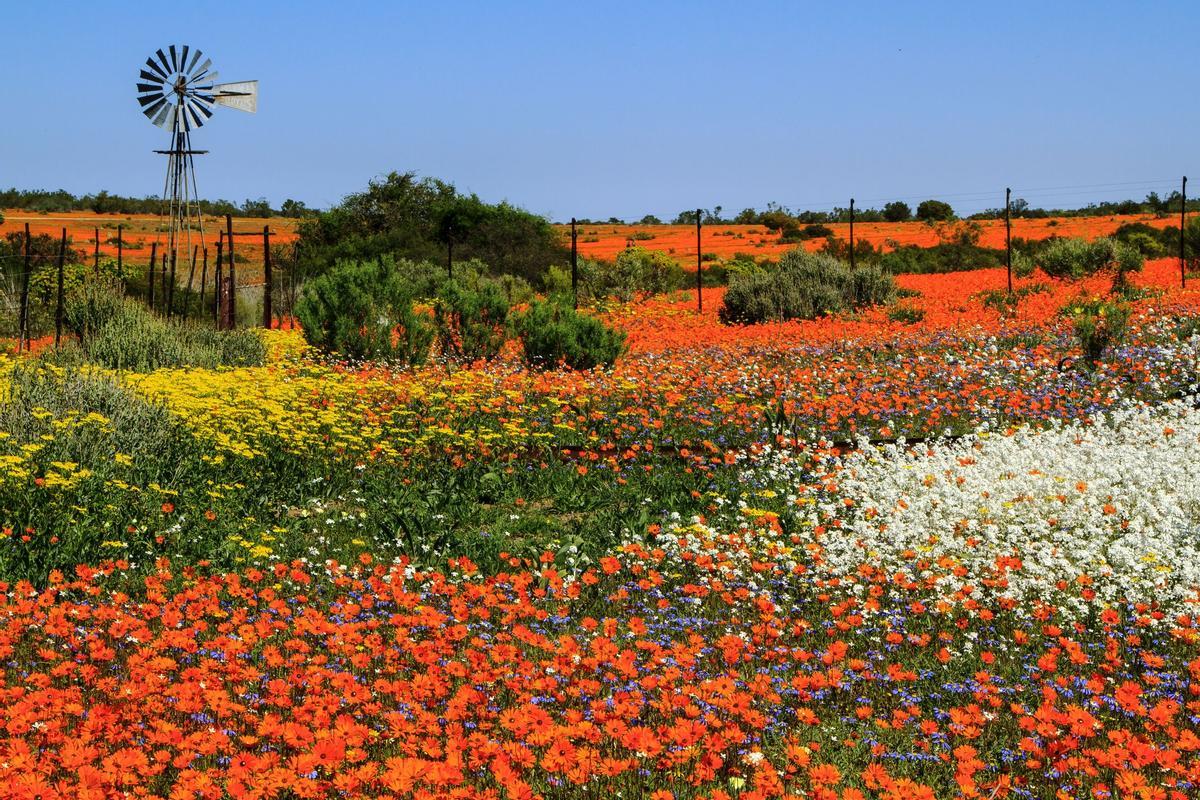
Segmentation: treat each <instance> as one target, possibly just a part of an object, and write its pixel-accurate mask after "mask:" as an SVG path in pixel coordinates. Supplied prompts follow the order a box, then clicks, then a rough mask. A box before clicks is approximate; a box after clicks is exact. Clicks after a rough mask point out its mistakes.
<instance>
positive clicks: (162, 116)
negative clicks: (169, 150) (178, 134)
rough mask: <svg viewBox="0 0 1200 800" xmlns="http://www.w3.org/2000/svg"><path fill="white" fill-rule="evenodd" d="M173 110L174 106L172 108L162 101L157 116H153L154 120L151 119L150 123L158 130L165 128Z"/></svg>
mask: <svg viewBox="0 0 1200 800" xmlns="http://www.w3.org/2000/svg"><path fill="white" fill-rule="evenodd" d="M173 108H174V106H172V105H171V104H170V103H168V102H167V101H166V100H163V106H162V108H161V109H160V110H159V112H158V114H156V115H155V116H154V119H152V120H150V121H151V122H153V123H154V124H155V125H157V126H158V127H160V128H165V127H167V126H166V122H167V120H168V119H169V118H170V114H171V110H172V109H173Z"/></svg>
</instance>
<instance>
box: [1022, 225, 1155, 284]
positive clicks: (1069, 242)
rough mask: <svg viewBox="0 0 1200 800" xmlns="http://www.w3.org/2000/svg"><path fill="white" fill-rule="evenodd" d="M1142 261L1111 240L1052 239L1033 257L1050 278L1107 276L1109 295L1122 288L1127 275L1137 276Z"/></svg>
mask: <svg viewBox="0 0 1200 800" xmlns="http://www.w3.org/2000/svg"><path fill="white" fill-rule="evenodd" d="M1144 261H1145V259H1144V258H1143V256H1142V254H1141V253H1140V252H1139V251H1138V250H1137V248H1135V247H1134V246H1132V245H1130V244H1126V243H1125V242H1121V241H1118V240H1117V239H1112V238H1103V239H1096V240H1095V241H1091V242H1089V241H1086V240H1084V239H1076V238H1071V239H1055V240H1054V241H1052V242H1050V243H1049V244H1047V245H1046V246H1045V247H1043V248H1042V249H1041V250H1040V251H1039V252H1038V254H1037V262H1038V265H1039V266H1041V268H1042V271H1043V272H1045V273H1046V274H1047V275H1049V276H1050V277H1051V278H1057V279H1059V280H1080V279H1082V278H1087V277H1090V276H1092V275H1099V274H1103V273H1111V274H1112V276H1113V284H1112V289H1113V291H1117V290H1120V289H1121V288H1122V287H1123V286H1125V284H1126V281H1127V280H1128V275H1129V274H1130V273H1132V272H1140V271H1141V269H1142V264H1143V263H1144Z"/></svg>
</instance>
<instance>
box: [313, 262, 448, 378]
mask: <svg viewBox="0 0 1200 800" xmlns="http://www.w3.org/2000/svg"><path fill="white" fill-rule="evenodd" d="M413 300H414V298H413V289H412V287H411V285H410V284H409V283H408V282H406V281H405V280H404V279H403V277H402V276H401V275H400V273H399V271H398V269H397V265H396V262H395V261H394V260H393V259H392V257H391V256H382V257H380V258H378V259H376V260H374V261H365V262H364V261H341V262H338V263H337V264H336V265H335V266H334V267H333V268H332V269H330V270H329V271H328V272H327V273H325V274H324V275H321V276H319V277H317V278H314V279H312V280H311V281H309V282H308V283H307V284H305V286H304V291H303V292H302V294H301V296H300V301H299V302H298V303H297V304H296V316H297V317H298V318H299V320H300V326H301V327H302V328H303V330H304V338H305V339H306V340H307V341H308V343H309V344H311V345H313V346H314V347H317V348H319V349H321V350H324V351H325V352H327V353H337V354H340V355H342V356H345V357H347V358H353V359H386V358H392V359H397V360H400V361H403V362H405V363H407V364H422V363H424V362H425V360H426V359H427V358H428V356H429V349H430V346H431V345H432V343H433V337H434V328H433V325H432V324H431V322H430V320H429V319H428V317H427V316H426V315H424V314H421V313H418V312H417V311H416V309H414V307H413Z"/></svg>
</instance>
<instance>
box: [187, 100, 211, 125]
mask: <svg viewBox="0 0 1200 800" xmlns="http://www.w3.org/2000/svg"><path fill="white" fill-rule="evenodd" d="M192 102H193V103H194V106H193V113H195V111H197V110H199V111H200V112H201V113H202V114H204V119H208V118H209V117H211V116H212V111H211V110H210V109H209V107H208V103H206V102H204V100H203V98H199V97H196V98H192ZM201 124H203V121H202V122H201ZM197 127H199V126H197Z"/></svg>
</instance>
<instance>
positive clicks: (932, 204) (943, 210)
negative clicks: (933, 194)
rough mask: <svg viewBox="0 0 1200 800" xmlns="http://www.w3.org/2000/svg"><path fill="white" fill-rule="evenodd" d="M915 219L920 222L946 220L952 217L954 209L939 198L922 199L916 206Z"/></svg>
mask: <svg viewBox="0 0 1200 800" xmlns="http://www.w3.org/2000/svg"><path fill="white" fill-rule="evenodd" d="M917 219H919V220H921V221H922V222H948V221H950V220H952V219H954V209H953V208H951V207H950V204H949V203H945V202H942V201H941V200H923V201H922V202H921V204H920V205H919V206H917Z"/></svg>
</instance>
